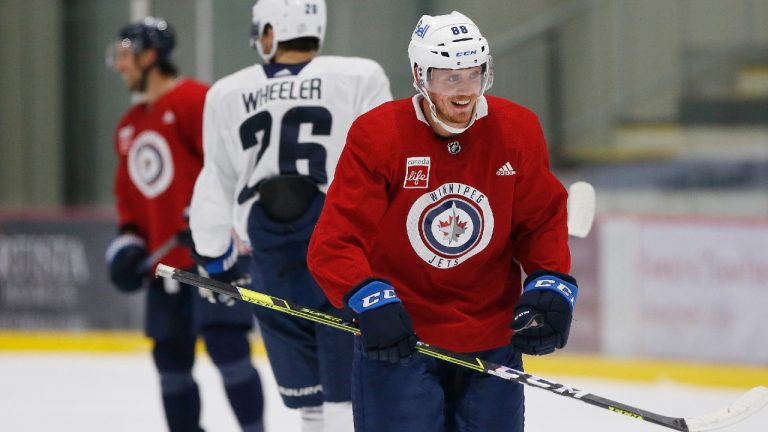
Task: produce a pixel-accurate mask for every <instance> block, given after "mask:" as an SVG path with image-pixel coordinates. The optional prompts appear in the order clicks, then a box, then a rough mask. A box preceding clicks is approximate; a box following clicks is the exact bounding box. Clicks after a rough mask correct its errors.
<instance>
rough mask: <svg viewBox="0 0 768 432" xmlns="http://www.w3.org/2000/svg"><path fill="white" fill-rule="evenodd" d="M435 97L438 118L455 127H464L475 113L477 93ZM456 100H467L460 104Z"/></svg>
mask: <svg viewBox="0 0 768 432" xmlns="http://www.w3.org/2000/svg"><path fill="white" fill-rule="evenodd" d="M435 99H437V100H436V101H435V100H434V99H433V101H434V104H435V110H436V111H437V112H436V114H437V116H438V118H440V119H441V120H442V121H443V122H445V123H446V124H448V125H449V126H453V127H460V128H461V127H464V126H466V125H467V124H469V121H470V120H471V119H472V116H473V115H474V114H475V106H476V105H477V95H462V96H439V97H435ZM456 102H466V103H465V104H464V105H458V104H456Z"/></svg>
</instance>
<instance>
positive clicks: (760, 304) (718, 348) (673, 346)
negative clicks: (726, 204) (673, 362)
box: [597, 216, 768, 365]
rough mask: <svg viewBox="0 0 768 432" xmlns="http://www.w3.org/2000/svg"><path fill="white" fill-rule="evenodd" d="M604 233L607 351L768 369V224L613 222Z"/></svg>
mask: <svg viewBox="0 0 768 432" xmlns="http://www.w3.org/2000/svg"><path fill="white" fill-rule="evenodd" d="M597 231H598V236H599V237H598V241H599V246H598V250H599V251H600V252H599V254H600V257H599V263H600V266H599V269H600V270H599V271H600V275H599V280H600V287H601V298H600V301H601V306H600V309H601V320H602V325H601V328H602V329H603V334H602V348H603V351H602V352H603V354H607V355H612V356H629V357H645V358H665V359H683V360H703V361H715V362H735V363H747V364H757V365H764V364H768V343H765V340H766V339H765V335H760V333H761V332H760V329H761V328H762V329H765V314H766V310H768V283H767V282H766V281H768V247H766V245H768V223H766V222H764V221H746V220H743V221H739V220H728V219H690V218H672V217H669V218H666V217H659V218H653V217H636V216H626V217H617V216H612V217H605V218H601V221H600V224H599V225H598V230H597ZM683 341H684V342H683Z"/></svg>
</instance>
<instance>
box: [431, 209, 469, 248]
mask: <svg viewBox="0 0 768 432" xmlns="http://www.w3.org/2000/svg"><path fill="white" fill-rule="evenodd" d="M467 223H468V222H467V221H465V222H462V221H461V220H459V215H457V214H456V203H453V207H452V208H451V215H450V216H448V220H447V221H445V222H443V221H438V229H439V230H440V232H442V233H443V237H445V238H446V239H447V240H448V244H451V243H452V242H458V240H459V236H461V235H463V234H464V233H465V232H466V231H467Z"/></svg>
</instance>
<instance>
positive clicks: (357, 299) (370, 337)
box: [344, 279, 416, 363]
mask: <svg viewBox="0 0 768 432" xmlns="http://www.w3.org/2000/svg"><path fill="white" fill-rule="evenodd" d="M344 301H345V303H346V304H347V306H348V307H349V308H350V309H352V311H354V312H355V313H356V314H357V322H358V323H359V326H360V335H361V336H362V338H363V346H364V347H365V351H366V353H367V355H368V358H370V359H372V360H381V361H388V362H391V363H398V362H406V361H408V359H410V358H411V357H412V356H413V354H414V352H415V351H416V334H414V332H413V323H412V322H411V317H410V315H408V312H407V311H406V310H405V308H404V307H403V303H402V302H401V301H400V299H399V298H397V295H396V294H395V290H394V288H392V285H390V284H389V282H388V281H385V280H382V279H366V280H364V281H363V282H362V283H360V284H359V285H357V286H356V287H355V288H353V289H352V290H350V292H349V293H347V295H345V296H344Z"/></svg>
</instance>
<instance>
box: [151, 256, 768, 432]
mask: <svg viewBox="0 0 768 432" xmlns="http://www.w3.org/2000/svg"><path fill="white" fill-rule="evenodd" d="M155 275H156V276H161V277H164V278H171V279H175V280H177V281H179V282H183V283H186V284H190V285H194V286H197V287H201V288H206V289H209V290H212V291H215V292H217V293H220V294H226V295H229V296H231V297H234V298H236V299H239V300H242V301H245V302H248V303H253V304H255V305H258V306H262V307H266V308H268V309H272V310H275V311H278V312H282V313H286V314H289V315H293V316H297V317H300V318H305V319H308V320H310V321H314V322H316V323H320V324H323V325H327V326H329V327H333V328H336V329H339V330H343V331H346V332H350V333H355V334H357V333H359V332H360V331H359V330H358V328H357V326H356V325H355V324H354V323H352V322H349V321H345V320H343V319H341V318H339V317H336V316H333V315H328V314H325V313H323V312H319V311H316V310H313V309H309V308H305V307H303V306H298V305H295V304H292V303H290V302H288V301H286V300H283V299H280V298H277V297H272V296H270V295H267V294H264V293H260V292H258V291H253V290H250V289H248V288H242V287H238V286H232V285H229V284H226V283H223V282H219V281H215V280H212V279H208V278H204V277H202V276H198V275H195V274H192V273H189V272H185V271H183V270H179V269H176V268H173V267H170V266H167V265H164V264H159V265H158V266H157V270H156V271H155ZM416 350H417V351H418V352H419V353H421V354H423V355H426V356H430V357H434V358H437V359H440V360H443V361H446V362H449V363H453V364H456V365H459V366H462V367H465V368H468V369H472V370H475V371H478V372H481V373H486V374H489V375H494V376H497V377H499V378H501V379H504V380H507V381H512V382H516V383H520V384H525V385H528V386H531V387H536V388H540V389H544V390H547V391H550V392H552V393H555V394H559V395H561V396H567V397H569V398H572V399H577V400H580V401H582V402H586V403H588V404H590V405H594V406H596V407H599V408H604V409H607V410H609V411H612V412H615V413H619V414H623V415H626V416H628V417H632V418H635V419H638V420H643V421H647V422H651V423H655V424H657V425H661V426H664V427H667V428H670V429H674V430H678V431H686V432H704V431H711V430H715V429H720V428H723V427H726V426H728V425H731V424H734V423H737V422H739V421H741V420H743V419H745V418H747V417H749V416H750V415H752V414H754V413H755V412H757V411H759V410H760V409H761V408H762V407H763V406H765V405H766V404H768V389H766V388H765V387H755V388H753V389H752V390H750V391H749V392H748V393H747V394H745V395H744V396H742V397H741V398H739V399H738V400H737V401H736V402H734V403H733V404H732V405H731V406H729V407H728V408H725V409H723V410H720V411H717V412H715V413H712V414H708V415H704V416H701V417H690V418H682V417H667V416H663V415H659V414H654V413H652V412H649V411H644V410H641V409H639V408H635V407H633V406H629V405H625V404H623V403H620V402H615V401H612V400H610V399H606V398H603V397H600V396H597V395H593V394H591V393H589V392H585V391H582V390H577V389H575V388H573V387H569V386H566V385H563V384H559V383H556V382H554V381H550V380H547V379H544V378H540V377H537V376H535V375H531V374H527V373H525V372H521V371H518V370H515V369H512V368H510V367H507V366H502V365H499V364H495V363H491V362H488V361H485V360H482V359H479V358H476V357H471V356H468V355H465V354H459V353H455V352H451V351H448V350H445V349H442V348H438V347H435V346H431V345H428V344H426V343H424V342H421V341H419V342H418V344H417V345H416Z"/></svg>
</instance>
